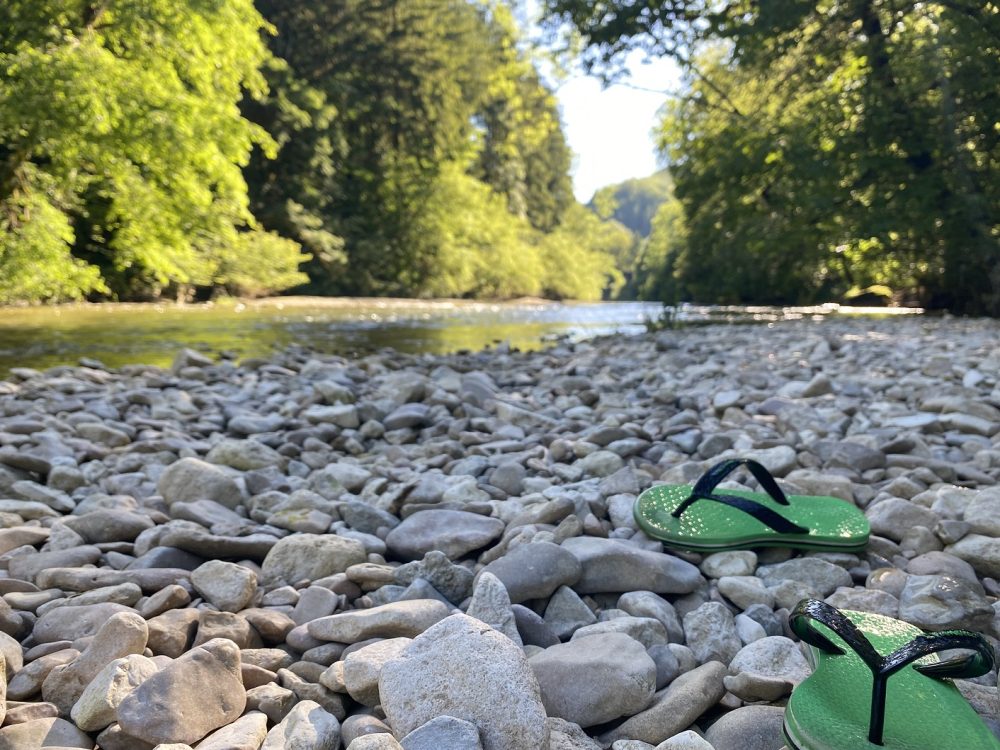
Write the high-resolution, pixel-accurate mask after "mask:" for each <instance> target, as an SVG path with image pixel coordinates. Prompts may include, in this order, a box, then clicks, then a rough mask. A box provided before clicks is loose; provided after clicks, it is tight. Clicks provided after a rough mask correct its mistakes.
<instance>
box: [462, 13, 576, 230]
mask: <svg viewBox="0 0 1000 750" xmlns="http://www.w3.org/2000/svg"><path fill="white" fill-rule="evenodd" d="M483 11H484V24H485V31H486V33H487V34H488V43H489V49H490V58H491V73H490V76H489V80H488V83H487V90H486V92H485V94H484V97H483V102H482V104H481V106H480V107H479V109H478V111H477V113H476V115H475V120H476V122H477V125H478V128H477V131H478V132H477V145H478V147H479V153H478V157H477V159H476V161H475V164H474V165H473V167H472V170H471V171H472V174H474V175H475V176H476V177H477V178H479V179H480V180H482V181H483V182H485V183H486V184H487V185H490V186H491V187H492V188H493V189H494V190H496V191H497V192H499V193H502V194H503V195H505V196H506V197H507V205H508V208H509V210H510V212H511V213H512V214H514V215H515V216H520V217H525V218H527V219H528V221H530V222H531V225H532V226H533V227H535V228H536V229H541V230H542V231H546V232H547V231H551V230H552V229H554V228H555V227H557V226H558V225H559V223H560V221H561V220H562V217H563V214H564V213H565V211H566V210H567V209H568V208H569V206H570V205H571V204H572V203H573V202H574V198H573V186H572V183H571V181H570V178H569V168H570V163H571V160H572V154H571V153H570V150H569V147H568V146H567V145H566V139H565V136H564V135H563V132H562V124H561V122H560V120H559V112H558V109H557V106H556V100H555V96H553V94H552V92H551V91H550V90H549V89H548V88H547V87H546V86H545V85H544V84H543V83H542V81H541V78H540V76H539V74H538V71H537V70H536V68H535V65H534V62H533V61H532V59H531V57H530V55H529V54H528V53H526V52H525V51H523V50H522V49H521V48H520V47H519V44H518V41H519V32H518V29H517V26H516V24H515V22H514V19H513V16H512V14H511V11H510V9H509V8H508V7H507V6H506V5H505V4H504V3H502V2H497V1H496V0H492V1H490V2H487V3H485V4H484V6H483Z"/></svg>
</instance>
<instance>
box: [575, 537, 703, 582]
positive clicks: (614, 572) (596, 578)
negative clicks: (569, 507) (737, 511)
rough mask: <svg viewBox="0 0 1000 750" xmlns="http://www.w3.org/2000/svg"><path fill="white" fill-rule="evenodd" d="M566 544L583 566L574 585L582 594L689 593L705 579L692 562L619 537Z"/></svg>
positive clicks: (588, 539)
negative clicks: (646, 548)
mask: <svg viewBox="0 0 1000 750" xmlns="http://www.w3.org/2000/svg"><path fill="white" fill-rule="evenodd" d="M562 546H563V548H564V549H567V550H569V551H570V552H571V553H572V554H573V556H574V557H576V559H577V560H578V561H579V562H580V565H581V566H582V568H583V572H582V574H581V576H580V580H578V581H577V582H576V584H574V585H573V589H574V590H575V591H576V592H577V593H579V594H597V593H612V592H613V593H619V592H624V591H635V590H643V591H652V592H654V593H657V594H686V593H689V592H691V591H694V590H695V588H697V587H698V585H699V584H700V583H701V582H702V581H703V580H704V579H703V578H702V577H701V574H700V573H699V571H698V568H696V567H695V566H694V565H692V564H691V563H689V562H686V561H684V560H681V559H680V558H678V557H675V556H673V555H668V554H664V553H662V552H651V551H648V550H644V549H642V548H640V547H637V546H635V545H633V544H629V543H627V542H623V541H619V540H616V539H600V538H596V537H573V538H571V539H567V540H566V541H565V542H563V544H562Z"/></svg>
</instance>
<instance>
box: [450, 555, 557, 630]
mask: <svg viewBox="0 0 1000 750" xmlns="http://www.w3.org/2000/svg"><path fill="white" fill-rule="evenodd" d="M552 546H553V547H554V546H555V545H552ZM574 562H575V560H574ZM466 614H467V615H469V617H475V618H476V619H477V620H481V621H482V622H485V623H486V624H487V625H489V626H490V627H491V628H493V629H494V630H497V631H499V632H501V633H503V634H504V635H505V636H507V637H508V638H510V639H511V640H512V641H514V643H516V644H517V645H518V646H521V645H523V644H522V642H521V634H520V633H518V631H517V622H516V621H515V619H514V610H513V609H511V605H510V596H509V595H508V594H507V589H506V588H505V587H504V585H503V583H501V581H500V579H499V578H497V577H496V576H495V575H493V574H492V573H490V572H489V571H488V570H483V571H482V572H481V573H480V574H479V576H478V577H477V578H476V582H475V586H474V587H473V590H472V601H471V602H470V603H469V607H468V609H466Z"/></svg>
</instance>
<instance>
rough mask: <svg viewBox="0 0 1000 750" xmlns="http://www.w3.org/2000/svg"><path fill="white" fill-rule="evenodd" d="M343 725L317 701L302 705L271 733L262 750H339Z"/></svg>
mask: <svg viewBox="0 0 1000 750" xmlns="http://www.w3.org/2000/svg"><path fill="white" fill-rule="evenodd" d="M339 747H340V722H339V721H338V720H337V717H336V716H334V715H333V714H331V713H329V712H327V711H325V710H323V708H322V706H320V705H319V704H318V703H316V702H315V701H311V700H304V701H300V702H299V703H297V704H296V705H295V707H294V708H293V709H292V710H291V711H289V712H288V715H287V716H286V717H285V718H284V719H282V720H281V722H280V723H279V724H278V725H277V726H275V727H274V728H273V729H272V730H271V731H270V732H268V733H267V738H266V739H265V740H264V744H263V745H261V748H260V750H337V748H339Z"/></svg>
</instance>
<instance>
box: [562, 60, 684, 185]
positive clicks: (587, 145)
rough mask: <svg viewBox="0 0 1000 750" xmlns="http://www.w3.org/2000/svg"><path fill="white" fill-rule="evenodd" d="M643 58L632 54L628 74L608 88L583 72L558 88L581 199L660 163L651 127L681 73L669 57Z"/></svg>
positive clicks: (653, 170) (642, 172) (675, 86)
mask: <svg viewBox="0 0 1000 750" xmlns="http://www.w3.org/2000/svg"><path fill="white" fill-rule="evenodd" d="M643 57H644V56H643V54H642V53H641V52H634V53H632V54H631V55H630V56H629V58H628V59H627V68H628V74H627V75H625V76H623V77H622V78H621V82H619V83H616V84H615V85H613V86H609V87H607V88H604V87H603V86H602V84H601V81H600V79H598V78H596V77H593V76H587V75H585V74H584V73H583V72H582V71H580V72H578V73H576V74H575V75H573V76H571V77H569V78H567V79H566V80H565V81H563V82H562V84H561V85H560V86H559V87H558V88H557V89H556V96H557V97H558V99H559V106H560V110H561V112H562V118H563V125H564V127H565V133H566V138H567V140H568V141H569V146H570V148H571V149H572V150H573V153H574V159H573V170H572V174H573V191H574V193H575V194H576V198H577V200H579V201H580V202H581V203H587V202H589V201H590V199H591V197H593V195H594V191H596V190H597V189H598V188H601V187H604V186H605V185H610V184H613V183H616V182H621V181H622V180H627V179H628V178H630V177H646V176H647V175H650V174H652V173H653V172H655V171H656V170H657V169H658V168H659V167H658V165H657V161H656V150H655V145H654V144H655V139H654V137H653V135H652V131H653V129H654V127H655V126H656V124H657V122H658V117H657V112H658V110H659V109H660V107H661V106H662V105H663V103H664V101H665V100H666V93H665V92H668V91H672V90H676V89H677V86H678V79H679V72H678V69H677V66H676V64H674V63H673V62H671V61H669V60H664V59H658V60H653V61H650V62H644V61H643ZM647 89H649V90H647ZM659 92H663V93H659Z"/></svg>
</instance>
